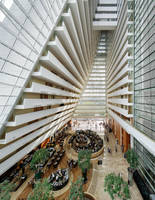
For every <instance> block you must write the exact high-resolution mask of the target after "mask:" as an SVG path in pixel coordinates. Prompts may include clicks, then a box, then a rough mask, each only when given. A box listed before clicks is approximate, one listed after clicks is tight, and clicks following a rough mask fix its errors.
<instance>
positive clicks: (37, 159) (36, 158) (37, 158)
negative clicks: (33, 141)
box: [30, 149, 49, 179]
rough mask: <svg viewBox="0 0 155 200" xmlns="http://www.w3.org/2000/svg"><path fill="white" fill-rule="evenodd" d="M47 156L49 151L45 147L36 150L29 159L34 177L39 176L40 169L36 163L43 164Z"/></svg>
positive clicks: (37, 177)
mask: <svg viewBox="0 0 155 200" xmlns="http://www.w3.org/2000/svg"><path fill="white" fill-rule="evenodd" d="M48 158H49V151H48V150H47V149H39V150H37V151H36V152H35V153H34V155H33V157H32V160H31V163H30V167H31V169H32V170H34V171H35V179H39V178H41V171H40V169H39V167H38V164H44V163H45V162H46V161H47V160H48Z"/></svg>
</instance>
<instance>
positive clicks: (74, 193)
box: [68, 178, 84, 200]
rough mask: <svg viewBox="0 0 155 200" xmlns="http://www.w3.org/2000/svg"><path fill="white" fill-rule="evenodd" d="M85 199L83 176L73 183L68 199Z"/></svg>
mask: <svg viewBox="0 0 155 200" xmlns="http://www.w3.org/2000/svg"><path fill="white" fill-rule="evenodd" d="M77 199H78V200H84V193H83V178H79V179H78V180H77V181H76V182H75V183H72V185H71V189H70V194H69V199H68V200H77Z"/></svg>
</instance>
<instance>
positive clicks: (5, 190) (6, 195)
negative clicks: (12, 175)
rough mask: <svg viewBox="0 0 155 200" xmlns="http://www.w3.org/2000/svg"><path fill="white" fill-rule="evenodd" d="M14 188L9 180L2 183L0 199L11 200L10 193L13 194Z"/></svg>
mask: <svg viewBox="0 0 155 200" xmlns="http://www.w3.org/2000/svg"><path fill="white" fill-rule="evenodd" d="M14 188H15V185H14V184H12V183H10V182H9V181H8V180H5V181H3V182H2V183H0V199H3V200H10V198H11V195H10V192H12V191H13V189H14Z"/></svg>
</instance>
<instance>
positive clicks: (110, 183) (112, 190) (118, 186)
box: [104, 173, 130, 200]
mask: <svg viewBox="0 0 155 200" xmlns="http://www.w3.org/2000/svg"><path fill="white" fill-rule="evenodd" d="M104 191H105V192H108V193H109V195H110V196H111V199H112V200H114V199H115V197H118V198H120V199H121V200H122V199H125V200H127V199H130V191H129V188H128V184H127V182H125V181H124V180H123V179H122V178H121V177H120V176H119V175H118V176H117V175H115V174H114V173H111V174H108V175H107V176H106V177H105V179H104Z"/></svg>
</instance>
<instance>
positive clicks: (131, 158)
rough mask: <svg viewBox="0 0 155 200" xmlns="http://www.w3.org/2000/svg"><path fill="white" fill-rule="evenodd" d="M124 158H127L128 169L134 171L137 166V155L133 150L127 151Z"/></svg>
mask: <svg viewBox="0 0 155 200" xmlns="http://www.w3.org/2000/svg"><path fill="white" fill-rule="evenodd" d="M126 158H127V161H128V163H129V165H130V168H132V169H133V170H135V169H136V168H137V167H138V165H139V162H138V155H137V153H136V152H135V151H134V150H133V149H129V150H128V151H127V152H126Z"/></svg>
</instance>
